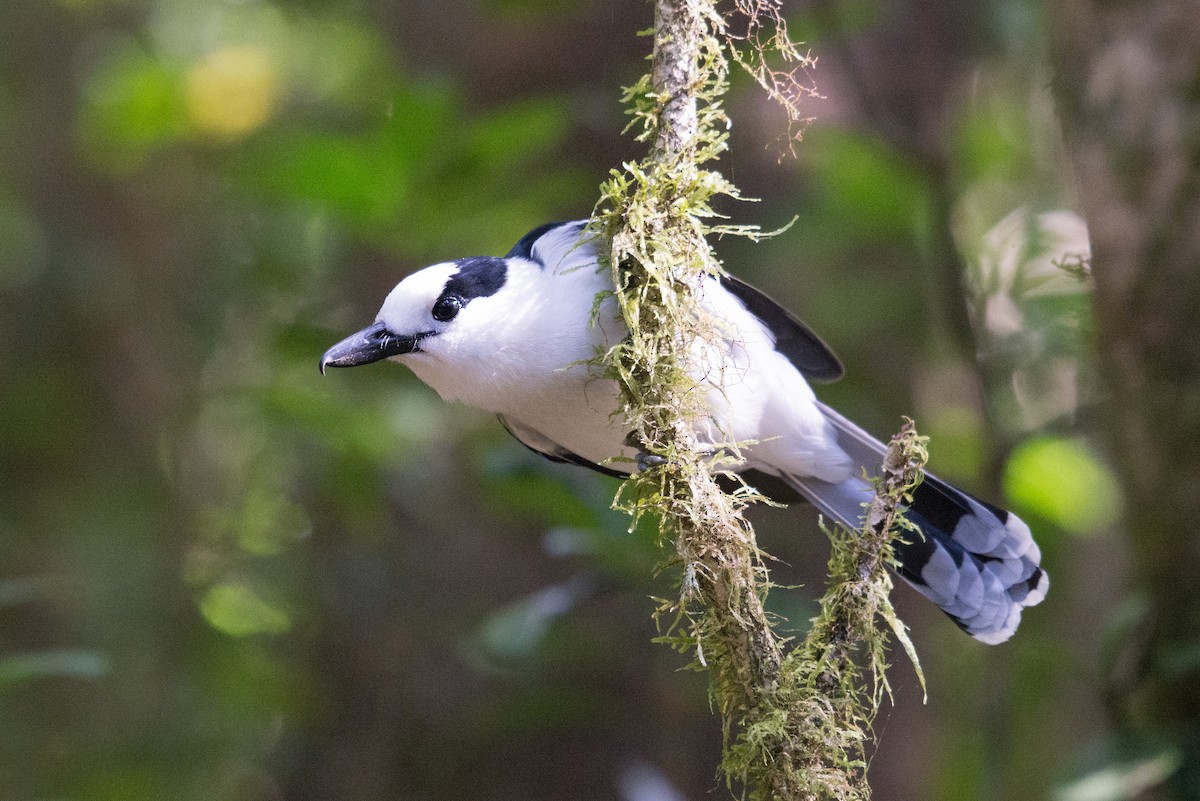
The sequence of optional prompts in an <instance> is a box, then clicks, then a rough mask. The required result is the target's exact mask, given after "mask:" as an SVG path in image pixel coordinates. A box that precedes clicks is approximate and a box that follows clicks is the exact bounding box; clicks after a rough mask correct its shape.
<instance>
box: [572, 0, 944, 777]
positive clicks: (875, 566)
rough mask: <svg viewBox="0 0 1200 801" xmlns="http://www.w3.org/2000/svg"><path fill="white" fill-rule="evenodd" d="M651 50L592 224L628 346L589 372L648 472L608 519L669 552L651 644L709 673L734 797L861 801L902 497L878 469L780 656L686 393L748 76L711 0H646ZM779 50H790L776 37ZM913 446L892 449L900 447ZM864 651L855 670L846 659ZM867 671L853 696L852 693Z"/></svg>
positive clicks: (691, 392)
mask: <svg viewBox="0 0 1200 801" xmlns="http://www.w3.org/2000/svg"><path fill="white" fill-rule="evenodd" d="M757 5H761V6H762V8H764V9H767V10H768V11H770V12H771V13H776V9H775V7H774V6H773V5H771V0H761V3H757V2H756V1H755V0H739V3H738V7H739V9H741V8H742V7H743V6H749V7H755V6H757ZM653 33H654V51H653V58H652V67H651V71H650V74H649V75H647V76H645V77H643V78H642V80H640V81H639V82H638V83H637V84H636V85H635V86H633V87H632V88H630V89H628V90H627V91H626V98H625V99H626V102H627V103H628V104H629V106H630V113H631V114H632V116H633V118H634V122H633V125H634V126H637V127H639V128H640V131H639V134H638V139H639V140H640V141H646V142H650V143H651V148H650V154H649V156H648V157H647V158H646V159H644V160H643V161H641V162H639V163H636V164H626V165H624V169H623V170H622V171H615V170H614V171H613V173H612V175H611V176H610V178H609V180H608V181H607V182H606V183H605V185H604V186H603V187H602V196H601V200H600V202H599V204H598V205H597V209H596V212H595V214H594V215H593V216H594V225H595V227H596V228H597V229H598V230H599V232H600V233H602V234H603V235H604V236H605V237H606V238H607V240H608V242H609V243H610V251H609V253H608V258H609V262H610V265H611V268H612V274H613V280H614V287H615V295H616V299H617V302H618V306H619V308H620V310H621V314H622V316H623V317H624V320H625V323H626V325H627V327H628V329H629V337H628V338H626V339H625V340H623V341H622V342H620V343H618V344H617V345H616V346H614V347H613V348H612V349H611V350H610V351H609V352H608V353H607V354H605V355H604V359H603V361H604V364H605V367H606V369H607V373H608V375H610V376H611V377H612V378H613V379H614V380H615V381H616V382H617V383H618V385H619V386H620V388H621V393H622V399H623V404H624V408H623V413H624V415H625V418H626V421H627V422H628V424H629V426H630V427H631V428H632V430H633V434H634V436H635V437H636V439H637V441H638V443H639V445H640V447H641V448H642V449H643V450H644V451H646V452H647V453H650V454H654V455H657V456H660V457H662V461H663V464H662V466H661V467H658V468H655V469H654V470H649V471H645V472H642V473H638V474H635V475H634V476H632V477H631V478H630V479H629V480H628V481H627V482H626V483H625V484H624V485H623V486H622V488H621V491H620V493H619V494H618V497H617V505H618V506H620V507H621V508H624V509H626V510H628V511H629V512H630V513H631V514H632V515H633V516H634V518H635V522H636V520H637V519H638V518H640V517H641V516H642V515H645V514H647V513H649V514H651V515H653V516H655V517H657V518H658V519H659V520H660V521H661V531H662V532H663V537H664V539H670V540H671V541H673V543H674V546H675V552H676V557H677V558H676V559H675V560H674V562H675V563H677V566H678V568H679V570H680V575H681V578H680V594H679V597H678V599H675V600H671V601H663V602H662V603H661V604H660V607H659V609H658V611H657V614H658V618H659V620H660V621H662V622H665V623H666V625H667V634H666V636H664V637H663V639H664V640H665V641H667V642H670V643H672V644H673V645H674V646H675V647H677V648H679V649H680V650H681V651H684V652H689V653H692V654H693V655H694V657H695V660H696V666H697V667H698V668H707V669H708V670H709V671H710V672H711V675H712V683H711V687H712V696H713V699H714V702H715V704H716V706H717V708H718V709H719V711H720V713H721V716H722V720H723V724H724V731H725V742H726V756H725V760H724V763H723V769H724V771H725V774H726V776H727V778H728V779H729V781H730V783H731V786H732V784H734V783H740V784H742V785H744V786H745V788H746V789H747V791H748V792H749V793H750V795H751V797H753V798H761V799H793V798H855V797H859V798H861V797H865V795H866V785H865V781H864V780H863V778H862V776H863V770H864V764H865V758H864V757H863V753H864V751H863V749H864V747H865V742H866V740H867V729H868V728H869V724H870V720H871V718H872V717H873V715H874V712H875V710H876V709H877V707H878V703H879V700H880V698H881V694H882V692H883V690H884V689H885V688H886V681H885V679H884V677H883V666H884V644H885V639H886V633H885V632H882V631H881V630H880V628H879V626H878V622H879V621H880V620H883V621H885V622H886V623H887V625H888V626H889V627H890V628H891V629H892V630H893V631H895V632H896V633H897V634H898V635H900V636H901V638H902V641H904V642H905V643H907V641H906V640H904V639H903V627H902V626H901V625H900V624H899V622H898V621H896V619H895V615H894V613H893V612H892V611H891V607H890V605H889V603H888V595H887V593H888V590H889V589H890V586H891V585H890V579H889V578H888V576H887V573H886V572H885V571H884V569H883V568H884V566H885V565H886V564H888V562H889V560H890V559H891V555H890V554H891V551H890V546H889V545H888V544H887V543H888V541H889V537H890V532H891V531H892V530H893V529H894V528H895V525H894V523H895V515H896V511H897V509H898V508H899V504H900V503H902V502H903V497H904V492H905V491H907V490H905V489H903V488H902V487H903V486H909V485H903V484H900V485H893V484H890V483H888V482H889V480H890V479H889V478H887V477H889V476H890V475H891V473H890V472H888V469H885V473H884V475H885V480H884V481H883V482H882V483H881V485H880V486H881V490H880V491H881V497H883V498H884V499H885V500H884V501H881V503H882V504H883V505H882V506H881V507H880V509H881V510H882V511H880V512H879V513H878V514H876V513H874V512H873V513H872V515H871V516H870V517H869V520H870V521H871V527H870V528H869V531H868V532H867V533H865V534H864V535H863V536H862V537H859V536H855V535H850V534H848V533H845V532H843V533H840V534H839V533H836V532H835V533H833V534H831V539H832V541H833V543H834V553H833V557H832V560H831V585H830V590H829V593H827V595H826V598H825V599H823V601H822V614H821V616H820V617H819V618H818V619H817V621H816V623H815V625H814V628H813V630H812V633H810V635H809V637H808V638H807V639H806V640H805V643H804V645H803V646H801V647H798V648H796V649H794V650H793V651H792V652H791V653H788V654H787V655H786V656H785V650H784V647H783V646H784V643H783V642H782V641H781V639H780V638H779V637H778V636H777V635H776V634H775V632H774V631H773V629H772V627H771V623H770V620H769V618H768V615H767V613H766V612H765V611H764V608H763V600H764V598H765V597H766V594H767V590H768V587H769V586H770V584H769V579H768V576H767V571H766V568H765V566H764V559H763V555H762V554H761V552H760V551H759V549H758V546H757V544H756V542H755V538H754V532H753V529H752V528H751V527H750V525H749V523H748V522H747V521H746V520H745V519H744V517H743V516H742V511H743V510H744V508H745V507H746V505H747V504H749V503H751V502H753V501H755V500H758V499H759V496H758V495H757V494H756V493H755V492H754V491H753V490H751V489H750V488H743V489H741V490H739V491H738V492H735V493H732V494H728V493H725V492H723V491H722V490H721V488H720V487H719V486H718V484H717V482H716V481H715V479H714V477H713V473H714V472H719V471H721V470H726V471H727V470H728V469H730V468H734V467H736V463H737V462H738V461H739V458H738V456H737V454H738V444H737V443H725V446H724V449H723V450H722V453H728V454H732V455H728V456H716V457H714V456H713V453H712V450H713V445H714V443H711V442H702V441H701V439H700V437H699V436H698V434H697V428H698V426H702V427H705V428H711V427H712V426H704V425H703V424H704V423H705V422H707V418H706V414H707V412H706V393H708V392H710V391H714V390H713V388H712V387H710V386H708V385H706V384H705V383H704V382H702V381H698V380H697V379H696V378H695V377H696V376H699V375H701V374H702V373H703V370H701V369H700V368H699V367H698V366H697V365H698V364H700V363H701V362H702V361H705V360H706V357H707V360H708V361H709V362H710V363H711V360H712V359H713V358H715V356H714V351H715V350H721V349H723V336H724V332H723V330H722V326H721V324H720V322H719V321H716V320H713V319H711V318H710V316H709V315H708V313H707V312H706V311H705V310H704V308H703V306H702V305H701V303H700V297H699V292H698V289H699V287H700V286H701V283H702V281H703V280H704V279H705V277H706V276H708V275H711V274H714V273H718V272H719V271H720V265H719V263H718V262H717V259H716V257H715V256H714V254H713V253H712V251H711V250H710V248H709V246H708V243H707V240H706V238H705V237H706V234H709V233H712V232H713V231H721V232H729V231H731V230H735V229H730V228H728V227H723V226H710V225H708V224H707V222H706V221H707V220H709V219H711V218H713V217H714V216H715V215H714V213H713V211H712V208H711V205H710V204H711V201H712V199H713V197H714V196H716V195H720V194H724V195H727V196H732V197H737V196H738V193H737V190H736V188H735V187H734V186H733V185H732V184H730V183H729V182H728V181H726V180H725V179H724V178H723V177H722V176H721V175H720V174H719V173H718V172H716V171H714V170H712V169H710V168H709V167H708V166H707V165H708V164H709V163H710V162H711V161H713V160H714V159H716V158H717V157H718V156H719V155H720V154H721V153H722V152H723V151H724V150H725V148H726V144H727V142H726V137H727V134H726V131H727V129H728V122H729V121H728V119H727V117H726V116H725V113H724V111H723V109H722V107H721V102H720V101H721V98H722V96H723V95H724V93H725V90H726V87H727V73H728V65H729V63H730V59H731V58H732V59H734V60H736V61H737V62H738V63H741V64H743V65H745V64H746V63H747V62H746V59H745V57H744V56H742V55H731V54H732V53H733V50H734V48H733V44H732V42H731V39H730V37H729V36H728V35H727V34H726V31H725V21H724V20H723V19H722V18H721V16H720V15H719V14H718V13H717V10H716V7H715V0H656V3H655V27H654V32H653ZM779 36H780V37H781V39H780V40H779V41H782V42H788V40H787V37H786V32H780V34H779ZM788 45H789V47H791V50H790V51H789V52H795V48H794V46H792V45H790V42H788ZM765 58H766V57H765V55H764V56H763V59H764V62H763V63H765ZM789 96H791V95H789ZM736 230H739V231H741V232H743V233H746V232H750V233H754V234H757V229H753V228H751V229H746V230H742V229H736ZM913 437H915V435H911V436H906V437H905V438H902V440H901V441H902V442H904V443H908V444H909V445H910V446H911V445H912V443H913V442H915V441H916V440H914V439H913ZM893 447H900V446H893ZM896 459H897V460H898V462H897V464H902V465H916V467H915V470H916V471H917V473H919V464H920V462H921V461H922V460H921V459H919V458H916V457H915V456H914V455H913V452H912V451H911V450H905V451H903V452H902V454H901V455H897V456H896ZM901 472H902V473H903V475H905V476H908V477H909V479H911V481H915V480H916V479H915V478H912V474H911V473H910V472H904V471H901ZM910 483H911V482H910ZM897 486H900V487H901V488H900V489H897ZM889 504H890V505H889ZM889 510H890V511H889ZM864 643H865V646H866V647H865V648H864V649H863V650H864V651H865V655H866V658H865V659H864V660H863V664H864V667H863V668H860V667H858V664H859V663H858V662H856V661H855V657H856V655H858V652H859V650H860V646H861V645H863V644H864ZM906 647H908V648H909V650H910V652H911V647H910V646H907V645H906ZM864 669H865V670H866V671H867V673H868V674H869V676H870V677H871V679H870V684H869V689H868V690H863V689H861V688H862V686H863V685H862V683H861V679H862V678H863V670H864Z"/></svg>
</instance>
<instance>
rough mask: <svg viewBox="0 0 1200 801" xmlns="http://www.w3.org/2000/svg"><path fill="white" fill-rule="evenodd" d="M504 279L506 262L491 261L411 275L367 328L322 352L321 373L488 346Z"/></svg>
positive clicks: (445, 265) (462, 261)
mask: <svg viewBox="0 0 1200 801" xmlns="http://www.w3.org/2000/svg"><path fill="white" fill-rule="evenodd" d="M508 274H509V262H508V260H507V259H500V258H494V257H491V256H478V257H473V258H467V259H459V260H458V261H455V262H445V263H442V264H435V265H433V266H432V267H426V268H425V269H423V270H420V271H418V272H415V273H413V274H412V275H410V276H408V277H407V278H405V279H404V280H403V281H401V282H400V283H399V284H397V285H396V288H395V289H393V290H392V291H391V292H390V293H389V294H388V296H387V299H386V300H385V301H384V302H383V307H382V308H381V309H380V310H379V314H378V315H376V317H375V323H374V324H373V325H370V326H368V327H366V328H364V329H363V330H362V331H359V332H358V333H356V334H352V335H351V336H349V337H347V338H345V339H343V340H342V341H341V342H339V343H337V344H336V345H334V346H333V347H332V348H330V349H329V350H327V351H326V352H325V355H324V356H322V357H321V372H325V368H326V367H354V366H357V365H360V364H370V363H372V362H377V361H380V360H381V359H388V358H396V357H404V356H409V355H410V354H422V353H425V354H430V355H434V356H436V355H439V354H441V355H444V354H447V353H448V352H450V351H452V350H454V349H455V348H460V347H461V346H462V345H463V343H466V342H471V343H477V345H476V346H477V347H478V346H479V345H481V344H482V343H486V342H488V341H489V340H490V339H491V338H492V337H491V336H490V335H491V334H493V333H494V331H495V330H496V318H497V317H498V316H499V315H500V314H501V313H502V310H501V308H500V304H499V303H497V302H496V296H497V294H498V293H500V292H502V290H503V289H504V287H505V284H506V283H507V282H508Z"/></svg>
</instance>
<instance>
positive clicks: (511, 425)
mask: <svg viewBox="0 0 1200 801" xmlns="http://www.w3.org/2000/svg"><path fill="white" fill-rule="evenodd" d="M496 419H497V420H499V421H500V425H502V426H504V430H505V431H507V432H508V433H510V434H512V435H513V439H515V440H516V441H517V442H519V443H521V444H522V445H524V446H525V447H526V448H529V450H531V451H533V452H534V453H536V454H538V455H540V456H545V457H546V458H547V459H549V460H550V461H552V462H559V463H561V464H574V465H579V466H580V467H586V468H588V469H590V470H595V471H596V472H597V473H603V474H604V475H606V476H613V477H614V478H625V477H626V476H627V475H629V474H628V473H622V472H621V471H620V470H614V469H612V468H611V467H605V466H604V465H602V464H596V463H595V462H593V461H589V460H588V459H584V458H583V457H582V456H580V455H579V454H577V453H572V452H571V451H569V450H567V449H566V448H564V447H563V446H561V445H559V444H557V443H555V442H553V441H551V440H550V438H549V437H546V436H545V435H543V434H541V433H539V432H538V431H535V430H534V429H532V428H529V427H528V426H526V425H523V424H522V423H518V422H517V421H516V420H509V419H507V418H505V417H504V416H502V415H499V414H498V415H496Z"/></svg>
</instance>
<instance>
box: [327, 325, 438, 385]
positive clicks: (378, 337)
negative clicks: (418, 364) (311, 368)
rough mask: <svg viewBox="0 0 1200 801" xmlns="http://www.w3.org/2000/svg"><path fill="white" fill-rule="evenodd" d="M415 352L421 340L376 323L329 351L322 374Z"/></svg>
mask: <svg viewBox="0 0 1200 801" xmlns="http://www.w3.org/2000/svg"><path fill="white" fill-rule="evenodd" d="M414 350H417V337H414V336H408V337H404V336H397V335H396V334H393V333H392V332H391V331H389V330H387V326H385V325H384V324H383V323H375V325H373V326H371V327H369V328H364V329H363V330H361V331H359V332H358V333H357V334H351V335H350V336H348V337H346V338H345V339H343V340H342V341H341V342H339V343H337V344H336V345H334V346H333V347H332V348H330V349H329V350H327V351H325V355H324V356H322V357H321V375H324V374H325V368H326V367H356V366H358V365H360V364H370V363H371V362H377V361H379V360H381V359H386V358H388V357H389V356H401V355H403V354H405V353H412V352H413V351H414Z"/></svg>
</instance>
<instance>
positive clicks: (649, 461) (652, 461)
mask: <svg viewBox="0 0 1200 801" xmlns="http://www.w3.org/2000/svg"><path fill="white" fill-rule="evenodd" d="M633 462H634V464H636V465H637V469H638V472H639V473H644V472H646V471H647V470H650V469H652V468H655V467H662V466H663V465H664V464H666V463H667V457H665V456H659V455H658V454H657V453H647V452H646V451H638V452H637V454H636V455H635V456H634V457H633Z"/></svg>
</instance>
